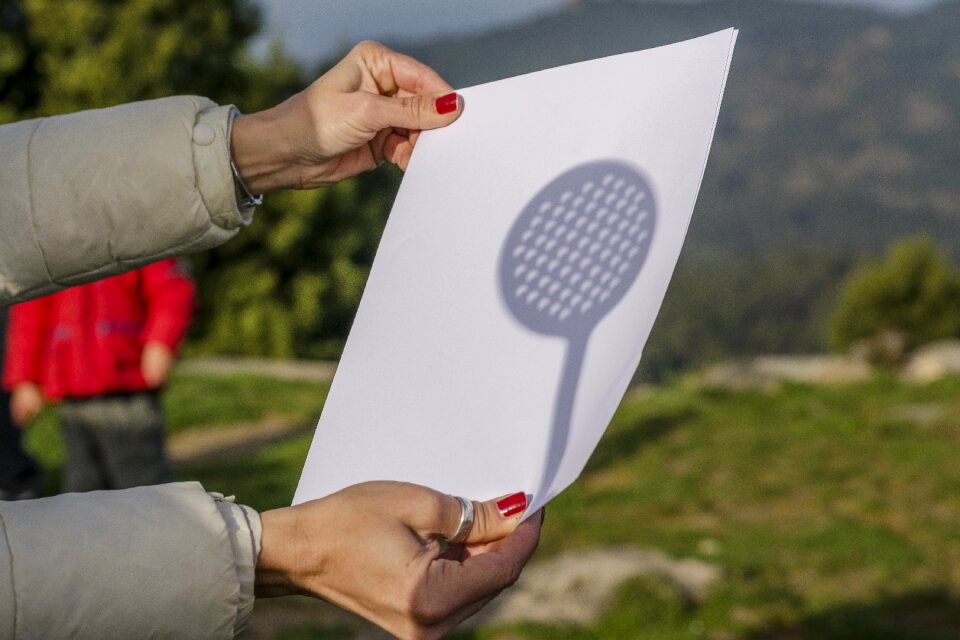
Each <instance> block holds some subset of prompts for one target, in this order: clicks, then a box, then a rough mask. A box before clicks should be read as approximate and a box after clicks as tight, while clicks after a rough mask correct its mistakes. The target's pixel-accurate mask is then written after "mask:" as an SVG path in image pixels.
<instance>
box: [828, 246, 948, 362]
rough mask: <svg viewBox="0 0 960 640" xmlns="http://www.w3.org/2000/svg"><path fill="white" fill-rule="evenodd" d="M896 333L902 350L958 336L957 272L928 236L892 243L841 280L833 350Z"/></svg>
mask: <svg viewBox="0 0 960 640" xmlns="http://www.w3.org/2000/svg"><path fill="white" fill-rule="evenodd" d="M884 335H886V336H890V335H898V336H900V338H901V339H902V341H903V346H904V347H905V348H906V349H912V348H914V347H916V346H918V345H922V344H925V343H927V342H931V341H933V340H939V339H943V338H950V337H956V336H960V272H958V271H957V270H956V269H954V268H953V266H952V265H951V264H950V263H949V262H948V261H947V260H946V258H945V257H944V256H943V254H942V253H941V252H940V250H939V249H938V248H937V246H936V244H934V242H933V240H931V239H930V238H929V237H925V236H920V237H917V238H912V239H909V240H904V241H901V242H899V243H897V244H895V245H894V246H893V247H892V248H891V249H890V251H889V252H888V253H887V255H886V257H885V258H884V259H883V260H882V261H879V262H871V263H868V264H865V265H863V266H861V267H859V268H858V269H856V270H855V271H854V272H853V273H852V274H851V275H850V276H849V277H848V278H847V280H846V281H845V282H844V284H843V286H842V287H841V290H840V296H839V302H838V304H837V307H836V310H835V312H834V314H833V318H832V320H831V323H830V328H829V336H828V338H829V341H830V343H831V345H832V346H834V347H835V348H838V349H844V348H848V347H850V345H852V344H854V343H855V342H858V341H862V340H868V341H876V340H877V339H878V338H879V337H881V336H884Z"/></svg>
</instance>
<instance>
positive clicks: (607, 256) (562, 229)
mask: <svg viewBox="0 0 960 640" xmlns="http://www.w3.org/2000/svg"><path fill="white" fill-rule="evenodd" d="M656 222H657V207H656V202H655V198H654V193H653V190H652V189H651V187H650V183H649V182H648V181H647V179H646V178H645V177H644V176H643V174H642V173H641V172H640V171H638V170H637V169H635V168H633V167H631V166H630V165H628V164H626V163H623V162H618V161H614V160H601V161H596V162H589V163H586V164H581V165H578V166H576V167H574V168H572V169H570V170H568V171H566V172H564V173H563V174H561V175H560V176H558V177H557V178H555V179H554V180H552V181H551V182H550V183H549V184H547V185H546V186H545V187H544V188H543V189H541V190H540V191H539V192H538V193H537V194H536V195H535V196H534V197H533V198H532V199H531V200H530V201H529V202H528V203H527V205H526V206H525V207H524V208H523V209H522V210H521V212H520V214H519V215H518V216H517V219H516V221H515V222H514V223H513V226H512V227H511V229H510V232H509V233H508V234H507V238H506V240H505V242H504V245H503V249H502V252H501V255H500V292H501V295H502V297H503V300H504V302H505V304H506V306H507V308H508V309H510V311H511V313H512V314H513V315H514V316H515V317H516V318H517V320H519V321H520V322H521V323H522V324H523V325H524V326H526V327H527V328H529V329H531V330H533V331H536V332H538V333H543V334H548V335H556V336H563V337H566V338H568V339H575V338H577V337H586V336H587V335H588V334H589V333H590V331H592V330H593V327H594V326H595V325H596V324H597V323H598V322H599V321H600V320H601V319H602V318H603V317H604V316H605V315H606V314H607V313H609V312H610V310H611V309H613V308H614V307H615V306H616V305H617V304H618V303H619V302H620V301H621V300H622V299H623V296H624V295H626V292H627V291H628V289H629V288H630V286H631V285H632V284H633V283H634V281H635V280H636V279H637V276H638V275H639V274H640V271H641V269H642V268H643V265H644V263H645V262H646V259H647V255H648V254H649V252H650V245H651V242H652V239H653V234H654V231H655V229H656Z"/></svg>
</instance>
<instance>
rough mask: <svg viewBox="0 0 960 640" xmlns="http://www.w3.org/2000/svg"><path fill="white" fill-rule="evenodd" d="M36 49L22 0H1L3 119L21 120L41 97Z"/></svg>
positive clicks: (0, 116)
mask: <svg viewBox="0 0 960 640" xmlns="http://www.w3.org/2000/svg"><path fill="white" fill-rule="evenodd" d="M36 65H37V56H36V51H35V50H34V48H33V47H31V46H30V42H29V40H28V38H27V14H26V12H25V11H24V8H23V5H22V3H21V2H20V0H0V123H6V122H11V121H14V120H17V119H18V118H19V117H20V116H21V114H24V113H26V112H28V111H29V110H30V109H33V108H34V107H35V106H36V104H37V101H38V99H39V81H38V80H39V78H38V74H37V66H36Z"/></svg>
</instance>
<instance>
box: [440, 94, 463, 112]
mask: <svg viewBox="0 0 960 640" xmlns="http://www.w3.org/2000/svg"><path fill="white" fill-rule="evenodd" d="M459 98H460V96H458V95H457V94H456V93H448V94H447V95H445V96H440V97H439V98H437V101H436V102H435V103H434V106H435V107H436V109H437V113H439V114H440V115H443V114H445V113H450V112H451V111H456V110H457V100H458V99H459Z"/></svg>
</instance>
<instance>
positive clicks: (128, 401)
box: [60, 392, 172, 492]
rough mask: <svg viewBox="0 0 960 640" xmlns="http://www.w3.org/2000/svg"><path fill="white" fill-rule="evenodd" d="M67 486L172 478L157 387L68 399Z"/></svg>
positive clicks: (64, 412) (64, 413)
mask: <svg viewBox="0 0 960 640" xmlns="http://www.w3.org/2000/svg"><path fill="white" fill-rule="evenodd" d="M60 425H61V427H62V428H63V443H64V448H65V449H66V457H67V459H66V463H65V464H64V467H63V487H62V490H63V491H65V492H74V491H95V490H97V489H127V488H129V487H138V486H143V485H150V484H161V483H164V482H170V480H171V479H172V476H171V473H170V463H169V461H168V460H167V456H166V452H165V450H164V428H165V426H164V419H163V410H162V409H161V407H160V401H159V398H158V397H157V394H156V393H152V392H143V393H132V394H116V395H109V396H98V397H94V398H83V399H67V400H64V401H63V403H62V404H61V405H60Z"/></svg>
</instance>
